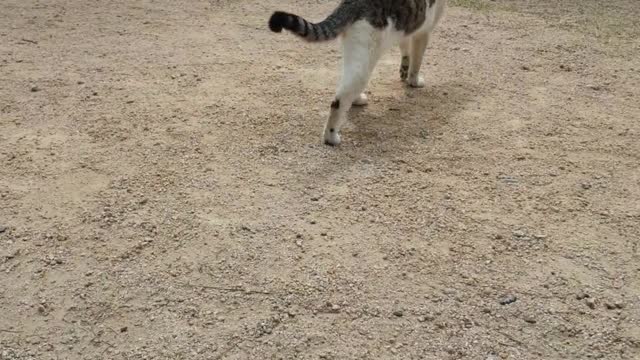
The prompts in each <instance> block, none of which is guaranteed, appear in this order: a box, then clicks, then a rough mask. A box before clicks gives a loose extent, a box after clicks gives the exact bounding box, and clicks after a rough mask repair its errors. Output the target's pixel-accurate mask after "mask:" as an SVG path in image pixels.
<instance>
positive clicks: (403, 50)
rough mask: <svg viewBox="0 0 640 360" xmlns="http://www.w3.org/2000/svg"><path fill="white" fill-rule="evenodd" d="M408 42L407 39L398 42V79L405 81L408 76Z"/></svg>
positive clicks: (409, 47)
mask: <svg viewBox="0 0 640 360" xmlns="http://www.w3.org/2000/svg"><path fill="white" fill-rule="evenodd" d="M410 44H411V43H410V40H409V39H408V38H405V39H402V40H401V41H400V54H401V55H402V57H401V58H400V79H401V80H402V81H406V80H407V77H408V76H409V50H410V49H411V45H410Z"/></svg>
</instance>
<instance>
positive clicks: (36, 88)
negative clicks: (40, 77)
mask: <svg viewBox="0 0 640 360" xmlns="http://www.w3.org/2000/svg"><path fill="white" fill-rule="evenodd" d="M38 91H40V88H39V87H37V86H35V85H34V86H32V87H31V92H38Z"/></svg>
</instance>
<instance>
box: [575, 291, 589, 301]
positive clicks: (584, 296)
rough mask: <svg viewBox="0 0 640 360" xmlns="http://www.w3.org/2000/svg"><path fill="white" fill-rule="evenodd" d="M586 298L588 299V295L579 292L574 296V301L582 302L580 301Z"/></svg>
mask: <svg viewBox="0 0 640 360" xmlns="http://www.w3.org/2000/svg"><path fill="white" fill-rule="evenodd" d="M588 297H589V294H587V293H586V292H584V291H581V292H579V293H577V294H576V300H582V299H586V298H588Z"/></svg>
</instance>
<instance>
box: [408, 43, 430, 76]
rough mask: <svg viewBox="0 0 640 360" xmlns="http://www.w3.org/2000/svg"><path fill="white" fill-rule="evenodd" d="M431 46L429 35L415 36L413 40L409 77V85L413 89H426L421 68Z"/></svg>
mask: <svg viewBox="0 0 640 360" xmlns="http://www.w3.org/2000/svg"><path fill="white" fill-rule="evenodd" d="M428 44H429V33H418V34H414V35H413V36H412V39H411V51H410V54H411V59H410V61H409V76H408V77H407V83H408V84H409V86H411V87H416V88H421V87H424V78H423V77H422V76H420V67H421V66H422V59H423V57H424V52H425V50H426V49H427V45H428Z"/></svg>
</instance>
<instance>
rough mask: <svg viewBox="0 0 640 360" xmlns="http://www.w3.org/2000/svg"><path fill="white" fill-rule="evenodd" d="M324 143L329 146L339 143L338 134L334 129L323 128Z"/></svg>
mask: <svg viewBox="0 0 640 360" xmlns="http://www.w3.org/2000/svg"><path fill="white" fill-rule="evenodd" d="M324 143H325V144H327V145H331V146H338V145H340V134H338V132H337V131H335V130H334V129H324Z"/></svg>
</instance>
